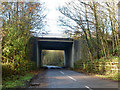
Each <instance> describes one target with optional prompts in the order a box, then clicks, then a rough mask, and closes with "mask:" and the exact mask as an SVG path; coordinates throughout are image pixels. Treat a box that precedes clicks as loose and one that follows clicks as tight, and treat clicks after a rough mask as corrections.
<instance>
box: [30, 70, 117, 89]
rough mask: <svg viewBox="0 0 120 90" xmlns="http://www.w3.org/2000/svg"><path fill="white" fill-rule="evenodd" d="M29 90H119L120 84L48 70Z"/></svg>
mask: <svg viewBox="0 0 120 90" xmlns="http://www.w3.org/2000/svg"><path fill="white" fill-rule="evenodd" d="M29 88H87V89H89V90H94V89H92V88H118V82H113V81H111V80H103V79H100V78H98V77H95V76H89V75H85V74H82V73H78V72H75V71H71V70H63V69H48V70H45V71H43V72H42V73H39V74H38V77H37V78H36V79H34V80H33V81H32V82H31V86H30V87H29Z"/></svg>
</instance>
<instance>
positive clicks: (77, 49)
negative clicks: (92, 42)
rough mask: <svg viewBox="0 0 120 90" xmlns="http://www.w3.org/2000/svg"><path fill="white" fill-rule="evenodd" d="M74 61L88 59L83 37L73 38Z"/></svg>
mask: <svg viewBox="0 0 120 90" xmlns="http://www.w3.org/2000/svg"><path fill="white" fill-rule="evenodd" d="M73 52H74V62H75V61H77V60H88V59H89V56H88V55H89V54H88V48H87V43H86V41H85V40H84V39H79V40H74V51H73Z"/></svg>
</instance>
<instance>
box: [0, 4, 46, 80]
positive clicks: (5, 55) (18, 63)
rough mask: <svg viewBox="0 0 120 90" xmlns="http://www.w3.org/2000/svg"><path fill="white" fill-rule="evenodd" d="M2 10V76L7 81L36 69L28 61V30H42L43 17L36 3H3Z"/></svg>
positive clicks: (29, 55)
mask: <svg viewBox="0 0 120 90" xmlns="http://www.w3.org/2000/svg"><path fill="white" fill-rule="evenodd" d="M2 8H3V9H2V12H1V13H2V16H3V19H2V23H3V24H2V68H3V70H2V74H3V79H7V78H13V77H14V75H21V74H22V75H24V73H25V72H27V71H30V70H33V69H35V68H36V65H35V63H34V62H32V61H30V57H31V54H30V52H31V47H32V44H30V38H31V37H33V35H32V33H31V32H30V30H31V29H33V28H34V27H35V26H36V27H37V26H39V27H41V28H42V27H43V26H44V25H43V22H42V20H43V18H44V17H45V15H43V14H42V12H43V11H42V4H41V3H38V2H3V3H2ZM38 11H39V13H38ZM36 19H37V21H36ZM38 22H39V24H38ZM42 25H43V26H42ZM29 44H30V45H29Z"/></svg>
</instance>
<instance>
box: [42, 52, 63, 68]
mask: <svg viewBox="0 0 120 90" xmlns="http://www.w3.org/2000/svg"><path fill="white" fill-rule="evenodd" d="M42 63H43V65H54V66H64V51H60V50H44V51H42Z"/></svg>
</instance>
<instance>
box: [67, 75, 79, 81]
mask: <svg viewBox="0 0 120 90" xmlns="http://www.w3.org/2000/svg"><path fill="white" fill-rule="evenodd" d="M67 77H69V78H70V79H72V80H74V81H77V80H76V79H74V78H73V77H71V76H67Z"/></svg>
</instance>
